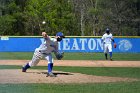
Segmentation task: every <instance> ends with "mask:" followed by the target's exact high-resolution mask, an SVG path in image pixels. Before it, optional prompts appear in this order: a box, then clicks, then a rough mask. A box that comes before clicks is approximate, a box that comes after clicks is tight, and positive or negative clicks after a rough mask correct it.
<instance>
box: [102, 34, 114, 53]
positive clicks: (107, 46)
mask: <svg viewBox="0 0 140 93" xmlns="http://www.w3.org/2000/svg"><path fill="white" fill-rule="evenodd" d="M112 39H113V36H112V34H111V33H110V34H109V35H108V34H107V33H105V34H104V35H103V36H102V40H103V49H104V53H107V52H112Z"/></svg>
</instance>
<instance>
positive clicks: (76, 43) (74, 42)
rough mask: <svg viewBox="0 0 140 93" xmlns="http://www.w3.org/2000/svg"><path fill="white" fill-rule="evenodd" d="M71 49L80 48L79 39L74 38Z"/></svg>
mask: <svg viewBox="0 0 140 93" xmlns="http://www.w3.org/2000/svg"><path fill="white" fill-rule="evenodd" d="M71 50H79V46H78V42H77V39H73V44H72V48H71Z"/></svg>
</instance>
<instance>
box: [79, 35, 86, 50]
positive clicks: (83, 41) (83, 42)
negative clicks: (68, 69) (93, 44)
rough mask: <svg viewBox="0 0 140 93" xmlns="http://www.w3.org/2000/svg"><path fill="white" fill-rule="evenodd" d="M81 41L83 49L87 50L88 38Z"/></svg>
mask: <svg viewBox="0 0 140 93" xmlns="http://www.w3.org/2000/svg"><path fill="white" fill-rule="evenodd" d="M80 43H81V46H82V47H81V50H85V46H86V44H87V39H82V38H81V39H80Z"/></svg>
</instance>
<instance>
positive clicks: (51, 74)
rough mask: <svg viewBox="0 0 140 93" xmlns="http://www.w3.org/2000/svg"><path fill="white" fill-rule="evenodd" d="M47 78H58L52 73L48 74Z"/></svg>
mask: <svg viewBox="0 0 140 93" xmlns="http://www.w3.org/2000/svg"><path fill="white" fill-rule="evenodd" d="M46 77H56V75H54V74H53V73H52V72H49V73H47V76H46Z"/></svg>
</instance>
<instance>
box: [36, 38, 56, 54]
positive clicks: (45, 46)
mask: <svg viewBox="0 0 140 93" xmlns="http://www.w3.org/2000/svg"><path fill="white" fill-rule="evenodd" d="M37 50H39V51H40V52H41V53H45V54H50V53H51V52H57V51H58V42H57V40H56V39H55V38H50V37H47V38H45V39H44V42H42V44H41V45H40V46H39V48H37Z"/></svg>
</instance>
